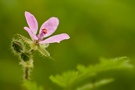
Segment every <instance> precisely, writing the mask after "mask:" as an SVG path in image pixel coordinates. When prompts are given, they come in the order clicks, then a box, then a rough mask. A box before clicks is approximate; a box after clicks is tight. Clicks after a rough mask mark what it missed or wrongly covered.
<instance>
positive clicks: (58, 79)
mask: <svg viewBox="0 0 135 90" xmlns="http://www.w3.org/2000/svg"><path fill="white" fill-rule="evenodd" d="M77 74H78V73H77V72H76V71H68V72H64V73H62V75H56V76H53V75H51V76H50V79H51V80H52V81H53V82H54V83H56V84H58V85H59V86H61V87H68V86H69V85H71V84H73V82H74V80H75V79H76V77H77Z"/></svg>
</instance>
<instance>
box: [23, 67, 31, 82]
mask: <svg viewBox="0 0 135 90" xmlns="http://www.w3.org/2000/svg"><path fill="white" fill-rule="evenodd" d="M29 75H30V68H29V67H24V79H25V80H29Z"/></svg>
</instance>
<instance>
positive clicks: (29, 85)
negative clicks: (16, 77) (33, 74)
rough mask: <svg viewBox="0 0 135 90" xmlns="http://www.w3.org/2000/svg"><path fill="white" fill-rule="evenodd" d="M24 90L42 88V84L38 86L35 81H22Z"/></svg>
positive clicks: (39, 89) (38, 89) (41, 89)
mask: <svg viewBox="0 0 135 90" xmlns="http://www.w3.org/2000/svg"><path fill="white" fill-rule="evenodd" d="M22 87H23V89H24V90H44V89H43V87H42V86H38V85H37V84H36V82H31V81H24V82H23V84H22Z"/></svg>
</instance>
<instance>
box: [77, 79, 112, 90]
mask: <svg viewBox="0 0 135 90" xmlns="http://www.w3.org/2000/svg"><path fill="white" fill-rule="evenodd" d="M112 81H114V80H113V79H103V80H100V81H98V82H93V83H88V84H85V85H83V86H81V87H79V88H77V89H76V90H93V89H95V88H98V87H100V86H102V85H105V84H108V83H110V82H112Z"/></svg>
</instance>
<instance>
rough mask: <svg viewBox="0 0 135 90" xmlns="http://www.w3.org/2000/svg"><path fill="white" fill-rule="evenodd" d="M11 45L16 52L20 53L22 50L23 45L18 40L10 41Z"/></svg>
mask: <svg viewBox="0 0 135 90" xmlns="http://www.w3.org/2000/svg"><path fill="white" fill-rule="evenodd" d="M11 46H12V49H13V50H14V51H15V52H16V53H21V52H22V51H23V45H22V43H21V42H19V41H12V44H11Z"/></svg>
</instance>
